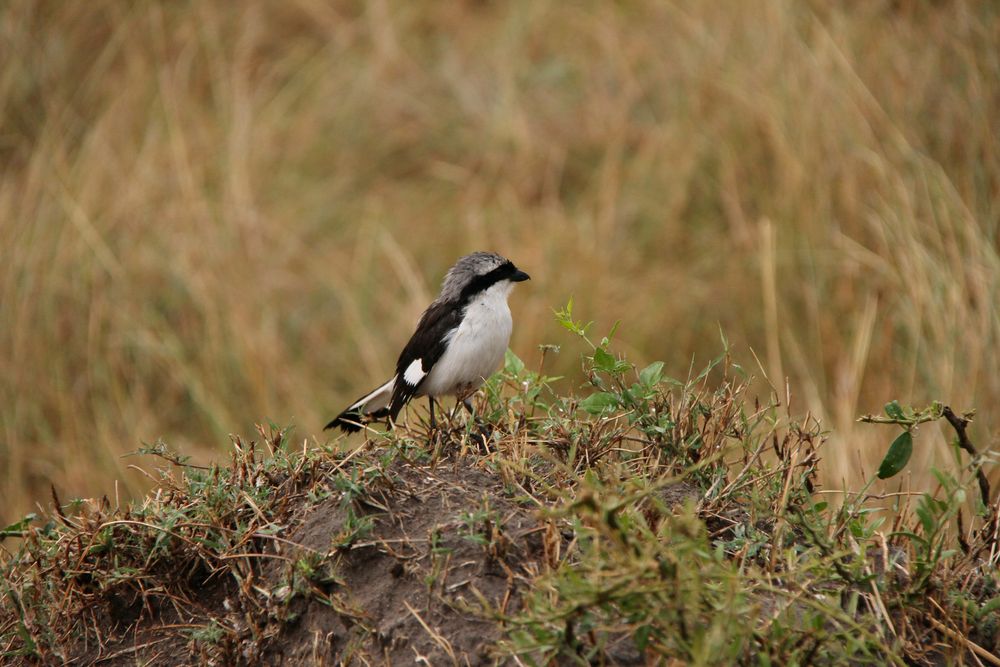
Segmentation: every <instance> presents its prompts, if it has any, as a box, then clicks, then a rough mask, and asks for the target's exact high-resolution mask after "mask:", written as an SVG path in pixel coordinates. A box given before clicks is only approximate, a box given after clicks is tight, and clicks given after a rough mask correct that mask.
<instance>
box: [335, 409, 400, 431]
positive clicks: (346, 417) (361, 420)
mask: <svg viewBox="0 0 1000 667" xmlns="http://www.w3.org/2000/svg"><path fill="white" fill-rule="evenodd" d="M387 416H389V409H388V408H382V409H381V410H376V411H375V412H372V413H370V414H367V415H362V414H361V412H360V411H358V410H357V409H353V410H352V409H350V408H348V409H347V410H344V411H343V412H341V413H340V414H339V415H337V416H336V417H334V418H333V419H331V420H330V423H329V424H327V425H326V426H324V427H323V430H324V431H326V430H328V429H331V428H334V427H337V428H339V429H341V430H343V431H344V432H345V433H354V432H356V431H360V430H361V427H362V426H364V425H365V424H367V423H369V422H373V421H378V420H379V419H382V418H383V417H387ZM388 424H389V428H392V422H391V421H390V422H388Z"/></svg>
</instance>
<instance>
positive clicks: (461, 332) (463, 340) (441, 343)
mask: <svg viewBox="0 0 1000 667" xmlns="http://www.w3.org/2000/svg"><path fill="white" fill-rule="evenodd" d="M530 278H531V276H529V275H528V274H527V273H525V272H524V271H522V270H520V269H519V268H517V267H516V266H515V265H514V263H513V262H511V261H510V260H509V259H507V258H505V257H502V256H500V255H498V254H496V253H494V252H474V253H472V254H469V255H465V256H464V257H461V258H460V259H459V260H458V261H457V262H455V265H454V266H452V267H451V269H449V270H448V273H447V274H446V275H445V277H444V281H443V282H442V284H441V292H440V294H439V295H438V297H437V298H436V299H435V300H434V302H433V303H431V305H430V306H428V307H427V310H425V311H424V313H423V315H421V316H420V321H419V323H418V324H417V328H416V330H415V331H414V332H413V335H412V336H411V337H410V340H409V342H408V343H407V344H406V346H405V347H403V351H402V352H401V353H400V354H399V359H398V360H397V361H396V373H395V375H393V376H392V378H391V379H389V381H388V382H386V383H384V384H382V385H380V386H378V387H377V388H375V389H373V390H372V391H370V392H368V393H366V394H365V395H363V396H362V397H361V398H359V399H358V400H356V401H354V402H353V403H351V404H350V405H349V406H348V407H347V408H345V409H344V411H343V412H341V413H340V414H339V415H337V416H336V417H334V418H333V419H332V420H330V423H328V424H327V425H326V426H325V427H324V429H323V430H327V429H330V428H334V427H339V428H340V429H342V430H343V431H345V432H348V433H350V432H354V431H357V430H360V429H361V428H362V426H363V425H364V424H365V423H367V422H369V421H372V420H377V419H381V418H383V417H388V420H387V422H388V425H389V427H390V428H391V427H392V425H393V423H394V422H395V420H396V417H397V416H398V415H399V411H400V410H402V409H403V406H404V405H406V404H407V403H408V402H409V401H410V400H411V399H413V398H416V397H419V396H427V397H428V398H429V399H430V427H431V429H432V430H433V429H435V427H436V426H435V421H434V399H435V398H436V397H439V396H447V395H454V396H455V397H456V399H457V400H458V401H461V402H462V403H463V404H464V405H465V407H466V408H467V409H468V410H469V411H470V412H471V411H472V406H471V404H470V402H469V398H470V396H471V395H472V394H473V393H474V392H475V391H476V390H477V389H479V387H480V386H482V384H483V382H485V381H486V378H488V377H489V376H490V375H492V374H493V372H494V371H496V369H497V368H498V367H499V366H500V362H501V361H502V360H503V358H504V354H505V353H506V351H507V344H508V343H509V342H510V334H511V330H512V328H513V321H512V319H511V316H510V307H509V306H508V305H507V297H508V296H509V295H510V293H511V290H512V289H513V288H514V284H515V283H519V282H522V281H525V280H530Z"/></svg>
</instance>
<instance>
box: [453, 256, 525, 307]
mask: <svg viewBox="0 0 1000 667" xmlns="http://www.w3.org/2000/svg"><path fill="white" fill-rule="evenodd" d="M507 261H508V260H507V258H506V257H501V256H500V255H498V254H496V253H495V252H474V253H472V254H471V255H466V256H465V257H463V258H461V259H460V260H458V261H457V262H455V266H453V267H451V268H450V269H449V270H448V273H447V275H445V277H444V282H443V283H441V294H440V296H438V300H439V301H451V300H452V299H457V298H458V297H459V295H461V293H462V288H464V287H465V286H466V285H468V284H469V283H470V282H472V280H473V279H474V278H475V277H476V276H482V275H486V274H487V273H489V272H490V271H492V270H493V269H495V268H497V267H498V266H500V265H501V264H504V263H506V262H507Z"/></svg>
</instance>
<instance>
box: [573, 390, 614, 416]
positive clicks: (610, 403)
mask: <svg viewBox="0 0 1000 667" xmlns="http://www.w3.org/2000/svg"><path fill="white" fill-rule="evenodd" d="M617 407H618V397H617V396H615V395H614V394H612V393H609V392H606V391H599V392H597V393H596V394H591V395H590V396H588V397H587V398H585V399H583V400H582V401H580V409H581V410H585V411H587V412H589V413H590V414H592V415H599V414H601V413H602V412H604V411H606V410H612V409H614V408H617Z"/></svg>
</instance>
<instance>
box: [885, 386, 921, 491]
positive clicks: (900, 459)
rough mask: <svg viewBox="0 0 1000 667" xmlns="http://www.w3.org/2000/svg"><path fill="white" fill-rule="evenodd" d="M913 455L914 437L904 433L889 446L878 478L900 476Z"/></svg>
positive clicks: (906, 432) (907, 432)
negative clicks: (900, 472)
mask: <svg viewBox="0 0 1000 667" xmlns="http://www.w3.org/2000/svg"><path fill="white" fill-rule="evenodd" d="M893 402H895V401H893ZM889 405H891V403H890V404H889ZM897 407H898V406H897ZM888 408H889V406H888V405H887V406H886V412H888V411H889V410H888ZM890 416H892V415H890ZM911 454H913V435H912V434H911V433H910V432H909V431H903V432H902V433H900V434H899V437H898V438H896V439H895V440H893V441H892V444H891V445H889V451H888V452H887V453H886V455H885V458H884V459H882V464H881V465H880V466H879V467H878V478H879V479H889V478H890V477H895V476H896V475H898V474H899V471H900V470H902V469H903V468H904V467H906V462H907V461H909V460H910V455H911Z"/></svg>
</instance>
